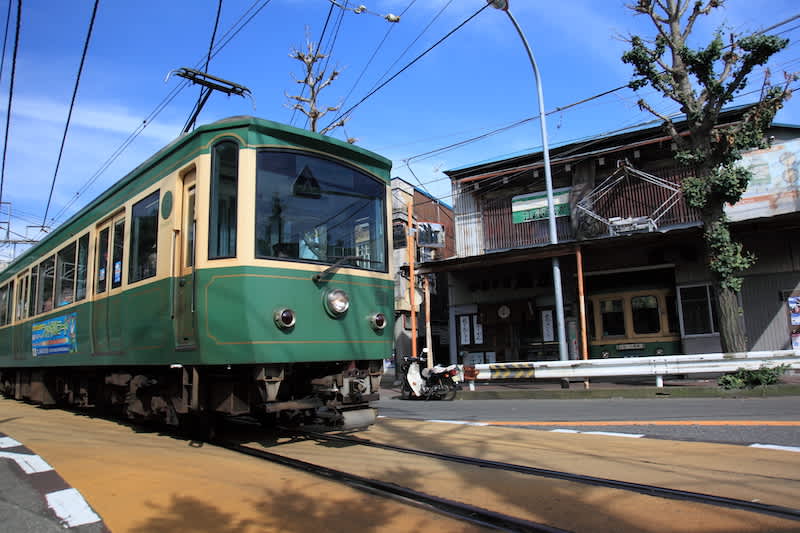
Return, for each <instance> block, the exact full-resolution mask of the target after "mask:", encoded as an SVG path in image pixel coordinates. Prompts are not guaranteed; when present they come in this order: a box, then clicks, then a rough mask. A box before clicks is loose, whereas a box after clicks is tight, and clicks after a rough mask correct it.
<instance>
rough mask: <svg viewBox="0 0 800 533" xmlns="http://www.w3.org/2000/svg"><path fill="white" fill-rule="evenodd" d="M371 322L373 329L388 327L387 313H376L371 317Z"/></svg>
mask: <svg viewBox="0 0 800 533" xmlns="http://www.w3.org/2000/svg"><path fill="white" fill-rule="evenodd" d="M369 323H370V325H371V326H372V329H374V330H376V331H379V330H382V329H383V328H385V327H386V315H384V314H383V313H375V314H374V315H372V316H371V317H369Z"/></svg>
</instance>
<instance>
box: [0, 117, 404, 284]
mask: <svg viewBox="0 0 800 533" xmlns="http://www.w3.org/2000/svg"><path fill="white" fill-rule="evenodd" d="M220 130H240V132H242V131H243V132H248V134H247V135H246V137H245V138H244V139H243V140H244V145H245V146H250V147H258V146H259V145H262V146H263V142H259V140H260V139H262V140H263V138H264V137H265V136H269V137H272V138H274V139H277V140H279V141H282V143H284V144H286V145H287V146H291V145H293V144H300V145H303V146H304V147H307V148H310V149H316V150H319V151H330V148H331V147H333V148H334V152H335V153H336V155H340V156H342V157H345V158H347V159H350V160H352V161H354V162H356V163H361V164H362V165H364V166H365V167H367V168H370V169H372V170H373V171H376V172H375V173H376V174H377V175H378V176H380V177H381V178H382V179H383V181H385V182H386V183H387V185H388V184H389V183H390V182H391V177H390V175H389V172H390V171H391V168H392V162H391V160H389V159H387V158H385V157H383V156H381V155H379V154H377V153H375V152H372V151H370V150H366V149H364V148H361V147H359V146H355V145H353V144H350V143H347V142H344V141H341V140H339V139H335V138H333V137H328V136H326V135H322V134H319V133H316V132H312V131H309V130H304V129H301V128H296V127H294V126H289V125H287V124H281V123H279V122H274V121H271V120H267V119H263V118H258V117H254V116H250V115H238V116H232V117H228V118H224V119H221V120H217V121H215V122H211V123H208V124H204V125H202V126H198V127H197V128H196V129H194V130H193V131H191V132H189V133H184V134H181V135H180V136H178V137H177V138H176V139H175V140H173V141H172V142H170V143H169V144H167V145H166V146H164V147H163V148H161V149H160V150H159V151H157V152H156V153H155V154H153V155H152V156H150V157H149V158H147V159H146V160H145V161H144V162H143V163H141V164H139V165H138V166H136V167H135V168H134V169H133V170H131V171H130V172H128V173H127V174H126V175H125V176H123V177H122V178H120V179H119V180H117V181H116V182H115V183H114V184H112V185H111V186H110V187H109V188H108V189H106V190H105V191H103V192H102V193H100V195H98V196H97V197H96V198H94V199H93V200H92V201H90V202H89V203H88V204H86V205H85V206H83V207H82V208H81V209H79V210H78V211H77V212H75V213H74V214H73V215H72V216H71V217H70V218H68V219H67V220H66V221H64V222H63V223H62V224H60V225H59V226H57V227H56V228H55V229H53V230H52V231H51V232H50V233H49V234H48V235H47V236H46V237H45V238H44V239H42V240H40V241H39V242H38V243H37V244H35V245H33V246H31V247H30V248H28V249H27V250H25V251H24V252H23V253H22V254H20V255H19V257H17V258H15V259H14V260H13V261H11V262H10V263H9V265H8V266H7V267H6V268H5V269H4V270H3V271H2V272H0V283H2V282H3V281H5V280H6V279H8V278H9V277H11V276H13V275H15V274H16V272H17V270H18V269H17V268H15V267H19V266H27V265H28V264H29V263H33V262H35V261H36V260H37V259H38V258H39V257H42V256H44V255H46V254H47V253H49V252H51V251H54V250H55V249H56V248H58V246H60V244H61V243H62V242H64V241H66V240H68V239H70V238H72V237H73V236H75V234H76V233H77V231H76V227H75V226H78V225H79V226H80V227H78V228H77V230H80V229H82V228H83V226H85V225H90V224H92V223H95V222H97V221H98V220H100V219H101V218H102V217H104V216H106V215H107V214H109V213H108V209H109V208H110V207H111V206H113V204H114V202H111V206H109V205H106V203H107V202H109V201H110V200H112V199H114V197H115V196H116V195H118V194H119V193H121V192H122V191H124V190H125V188H126V187H128V186H129V185H131V184H133V183H134V182H135V181H136V180H138V179H140V178H143V177H144V176H146V175H147V174H148V173H151V172H152V173H153V176H151V178H152V180H142V185H141V190H144V188H146V187H149V186H150V185H151V184H152V183H155V182H156V181H158V179H161V178H162V177H164V176H165V175H166V174H169V173H170V172H173V171H174V169H169V170H167V169H166V168H164V167H168V166H169V165H168V163H170V162H173V163H174V161H175V160H178V161H183V160H188V159H189V158H190V157H196V156H197V155H198V154H199V153H202V152H206V151H208V150H210V144H211V141H213V140H216V138H217V137H218V135H215V133H216V132H218V131H220ZM204 143H205V145H204ZM159 166H161V167H162V168H160V169H159V168H158V167H159ZM178 166H180V165H178ZM176 168H177V167H176ZM157 169H158V170H161V172H158V173H156V172H155V171H156V170H157ZM141 190H140V189H139V188H134V189H132V190H129V191H127V192H126V193H125V195H124V196H123V197H121V198H118V199H117V200H118V202H119V203H120V204H121V203H123V202H124V201H125V199H126V198H127V197H128V196H132V195H135V194H137V193H139V192H141ZM79 223H80V224H79ZM70 231H72V233H70Z"/></svg>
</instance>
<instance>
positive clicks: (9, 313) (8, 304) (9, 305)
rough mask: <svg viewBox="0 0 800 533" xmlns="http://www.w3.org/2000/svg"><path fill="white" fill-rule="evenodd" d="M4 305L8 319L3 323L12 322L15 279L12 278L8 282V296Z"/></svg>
mask: <svg viewBox="0 0 800 533" xmlns="http://www.w3.org/2000/svg"><path fill="white" fill-rule="evenodd" d="M4 307H5V309H6V320H5V322H3V323H4V324H11V320H12V319H13V318H14V280H11V282H10V283H9V284H8V296H6V302H5V306H4Z"/></svg>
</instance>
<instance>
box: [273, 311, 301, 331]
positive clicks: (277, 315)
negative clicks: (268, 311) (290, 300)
mask: <svg viewBox="0 0 800 533" xmlns="http://www.w3.org/2000/svg"><path fill="white" fill-rule="evenodd" d="M272 319H273V320H274V321H275V325H276V326H278V327H279V328H281V329H291V328H293V327H294V324H295V322H296V321H297V315H295V312H294V311H293V310H292V309H289V308H288V307H282V308H280V309H276V310H275V312H274V313H273V314H272Z"/></svg>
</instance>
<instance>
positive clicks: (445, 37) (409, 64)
mask: <svg viewBox="0 0 800 533" xmlns="http://www.w3.org/2000/svg"><path fill="white" fill-rule="evenodd" d="M490 5H491V4H489V3H487V4H486V5H484V6H483V7H482V8H480V9H479V10H478V11H476V12H475V13H473V14H472V15H471V16H470V17H469V18H467V19H466V20H465V21H463V22H462V23H461V24H459V25H458V26H456V27H455V28H453V29H452V30H450V31H449V32H448V33H447V34H446V35H445V36H444V37H442V38H441V39H439V40H438V41H436V42H435V43H434V44H432V45H431V46H430V47H428V48H427V49H426V50H425V51H424V52H422V53H421V54H419V55H418V56H417V57H416V58H414V59H413V60H412V61H411V62H409V63H408V64H406V66H404V67H403V68H401V69H400V70H398V71H397V72H396V73H395V74H394V75H392V76H391V77H390V78H389V79H387V80H386V81H385V82H383V83H381V84H380V85H378V86H377V87H375V88H374V89H372V90H371V91H370V92H369V93H367V95H366V96H364V97H363V98H362V99H361V100H359V101H358V103H356V104H355V105H353V106H351V107H350V108H349V109H348V110H347V111H345V112H344V113H341V114H340V115H339V116H337V117H336V118H335V119H333V120H332V121H331V123H330V124H328V126H326V128H327V127H330V126H331V125H333V124H334V123H336V122H337V121H339V120H341V119H343V118H345V117H347V116H348V115H349V114H350V113H352V112H353V111H354V110H355V109H356V108H357V107H358V106H360V105H361V104H363V103H364V102H365V101H366V100H367V99H368V98H370V97H371V96H372V95H374V94H375V93H377V92H378V91H379V90H381V89H382V88H384V87H385V86H386V85H388V84H389V83H390V82H391V81H392V80H394V79H395V78H397V77H398V76H399V75H400V74H402V73H403V72H405V71H406V70H408V69H409V68H411V66H412V65H414V63H416V62H417V61H419V60H420V59H422V58H423V57H425V56H426V55H427V54H428V53H429V52H430V51H431V50H433V49H434V48H436V47H437V46H439V45H440V44H442V43H443V42H444V41H445V40H447V39H448V38H449V37H450V36H451V35H453V34H454V33H456V32H457V31H458V30H460V29H461V28H463V27H464V26H465V25H466V24H467V23H468V22H470V21H471V20H472V19H474V18H475V17H477V16H478V15H479V14H480V13H482V12H483V10H484V9H486V8H488V7H489V6H490Z"/></svg>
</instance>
